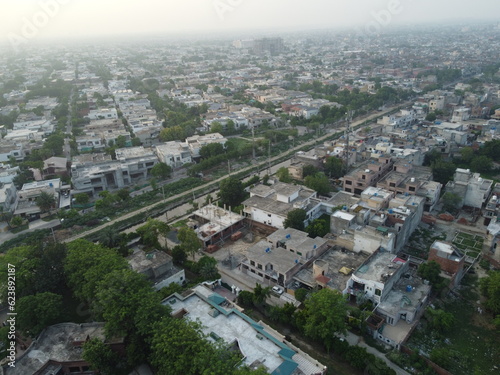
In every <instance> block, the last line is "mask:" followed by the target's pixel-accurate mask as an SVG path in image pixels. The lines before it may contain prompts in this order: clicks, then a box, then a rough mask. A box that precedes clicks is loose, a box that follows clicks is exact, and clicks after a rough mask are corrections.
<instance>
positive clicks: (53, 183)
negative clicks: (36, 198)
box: [21, 178, 61, 191]
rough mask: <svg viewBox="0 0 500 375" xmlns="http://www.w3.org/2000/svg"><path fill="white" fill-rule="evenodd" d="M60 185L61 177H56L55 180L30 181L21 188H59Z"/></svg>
mask: <svg viewBox="0 0 500 375" xmlns="http://www.w3.org/2000/svg"><path fill="white" fill-rule="evenodd" d="M60 185H61V179H60V178H56V179H54V180H45V181H34V182H29V183H27V184H24V185H23V187H22V189H21V190H25V191H26V190H32V189H41V188H50V187H53V188H55V189H57V188H59V186H60Z"/></svg>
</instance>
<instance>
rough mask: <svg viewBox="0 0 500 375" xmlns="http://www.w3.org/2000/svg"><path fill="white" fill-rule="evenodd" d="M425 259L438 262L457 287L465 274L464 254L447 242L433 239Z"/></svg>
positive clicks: (451, 283)
mask: <svg viewBox="0 0 500 375" xmlns="http://www.w3.org/2000/svg"><path fill="white" fill-rule="evenodd" d="M427 260H428V261H435V262H437V263H438V264H439V266H440V267H441V270H442V271H443V272H444V274H445V276H446V278H449V279H450V285H452V286H453V287H457V286H458V285H459V284H460V281H461V280H462V277H463V276H464V275H465V270H464V264H465V255H464V254H462V252H461V251H460V250H458V249H457V248H456V247H455V246H453V244H451V243H449V242H443V241H434V243H433V244H432V246H431V247H430V249H429V256H428V258H427Z"/></svg>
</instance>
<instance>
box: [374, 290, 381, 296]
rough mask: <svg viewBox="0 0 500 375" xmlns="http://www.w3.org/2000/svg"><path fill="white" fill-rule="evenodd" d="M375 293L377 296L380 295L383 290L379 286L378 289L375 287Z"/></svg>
mask: <svg viewBox="0 0 500 375" xmlns="http://www.w3.org/2000/svg"><path fill="white" fill-rule="evenodd" d="M375 295H376V296H380V295H382V291H381V290H380V289H378V288H377V289H375Z"/></svg>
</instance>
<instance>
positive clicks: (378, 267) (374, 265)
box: [355, 252, 406, 282]
mask: <svg viewBox="0 0 500 375" xmlns="http://www.w3.org/2000/svg"><path fill="white" fill-rule="evenodd" d="M404 263H406V261H404V260H402V259H400V258H398V257H397V256H396V255H394V254H391V253H387V252H379V253H376V254H374V255H372V256H371V258H370V259H369V260H368V262H367V263H365V264H363V265H362V266H361V267H359V269H358V270H357V271H356V272H355V275H356V276H357V277H359V278H361V279H365V280H372V281H377V282H381V281H383V279H382V275H384V274H392V273H394V272H396V270H398V269H399V268H400V267H401V266H402V265H403V264H404Z"/></svg>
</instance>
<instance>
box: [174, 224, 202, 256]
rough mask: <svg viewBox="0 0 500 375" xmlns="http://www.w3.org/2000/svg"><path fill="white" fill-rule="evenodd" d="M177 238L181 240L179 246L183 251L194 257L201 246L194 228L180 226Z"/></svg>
mask: <svg viewBox="0 0 500 375" xmlns="http://www.w3.org/2000/svg"><path fill="white" fill-rule="evenodd" d="M177 238H178V239H179V241H180V242H181V247H182V249H183V250H184V252H185V253H186V254H188V255H191V256H192V257H193V259H194V256H195V254H196V253H197V252H198V250H200V248H201V247H202V246H203V244H202V242H201V241H200V239H199V238H198V235H197V234H196V232H195V231H194V230H192V229H191V228H188V227H182V228H181V229H179V232H178V233H177Z"/></svg>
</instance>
